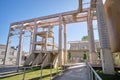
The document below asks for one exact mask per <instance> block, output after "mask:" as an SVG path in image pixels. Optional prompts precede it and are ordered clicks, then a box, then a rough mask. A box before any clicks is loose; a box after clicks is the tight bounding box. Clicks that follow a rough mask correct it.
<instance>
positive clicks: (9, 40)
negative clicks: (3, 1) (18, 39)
mask: <svg viewBox="0 0 120 80" xmlns="http://www.w3.org/2000/svg"><path fill="white" fill-rule="evenodd" d="M10 27H11V26H10ZM10 43H11V28H9V34H8V39H7V45H6V49H5V56H4V61H3V65H6V64H7V62H8V56H9V52H10Z"/></svg>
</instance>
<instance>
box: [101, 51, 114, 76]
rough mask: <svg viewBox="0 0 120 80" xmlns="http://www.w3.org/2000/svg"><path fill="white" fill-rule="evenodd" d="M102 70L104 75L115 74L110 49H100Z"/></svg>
mask: <svg viewBox="0 0 120 80" xmlns="http://www.w3.org/2000/svg"><path fill="white" fill-rule="evenodd" d="M101 59H102V69H103V73H104V74H115V70H114V62H113V57H112V52H111V50H110V49H101Z"/></svg>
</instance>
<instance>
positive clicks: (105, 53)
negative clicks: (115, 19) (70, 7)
mask: <svg viewBox="0 0 120 80" xmlns="http://www.w3.org/2000/svg"><path fill="white" fill-rule="evenodd" d="M96 14H97V21H98V32H99V38H100V46H101V60H102V68H103V72H104V73H106V74H113V73H114V65H113V58H112V53H111V50H110V43H109V38H108V30H107V24H106V21H105V15H104V9H103V3H102V0H98V4H97V7H96ZM87 19H88V20H87V24H88V36H89V47H90V49H89V51H90V56H89V59H90V62H91V63H93V61H94V59H93V56H94V54H95V46H94V34H93V25H92V15H91V10H89V11H88V18H87ZM63 27H64V28H63ZM63 29H64V32H63ZM36 32H37V24H36V22H35V25H34V31H33V34H32V38H31V39H32V42H34V41H36V40H35V33H36ZM63 33H64V39H63V36H62V35H63ZM9 34H10V33H9ZM63 40H64V50H63ZM66 41H67V40H66V24H65V23H64V22H63V16H62V15H60V16H59V41H58V42H59V49H58V53H59V56H61V57H60V59H59V60H61V61H59V62H60V64H61V65H64V64H65V63H66V62H67V46H66ZM22 44H23V34H22V30H21V32H20V40H19V47H18V56H17V57H18V60H17V65H19V64H20V61H21V60H20V59H21V51H22ZM9 47H10V36H9V37H8V41H7V48H6V55H5V62H7V59H8V58H7V55H8V53H9V50H10V49H9ZM31 47H32V48H31V49H32V51H34V48H35V47H34V46H32V45H31ZM5 62H4V64H5Z"/></svg>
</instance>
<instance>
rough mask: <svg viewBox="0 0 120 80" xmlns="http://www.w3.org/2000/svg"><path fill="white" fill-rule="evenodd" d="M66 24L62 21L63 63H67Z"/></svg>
mask: <svg viewBox="0 0 120 80" xmlns="http://www.w3.org/2000/svg"><path fill="white" fill-rule="evenodd" d="M66 34H67V33H66V24H65V23H64V63H65V64H66V63H67V35H66Z"/></svg>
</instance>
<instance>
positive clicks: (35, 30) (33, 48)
mask: <svg viewBox="0 0 120 80" xmlns="http://www.w3.org/2000/svg"><path fill="white" fill-rule="evenodd" d="M36 33H37V24H36V21H35V22H34V28H33V42H32V45H33V46H32V54H33V53H34V50H35V49H36V46H35V44H34V42H36Z"/></svg>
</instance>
